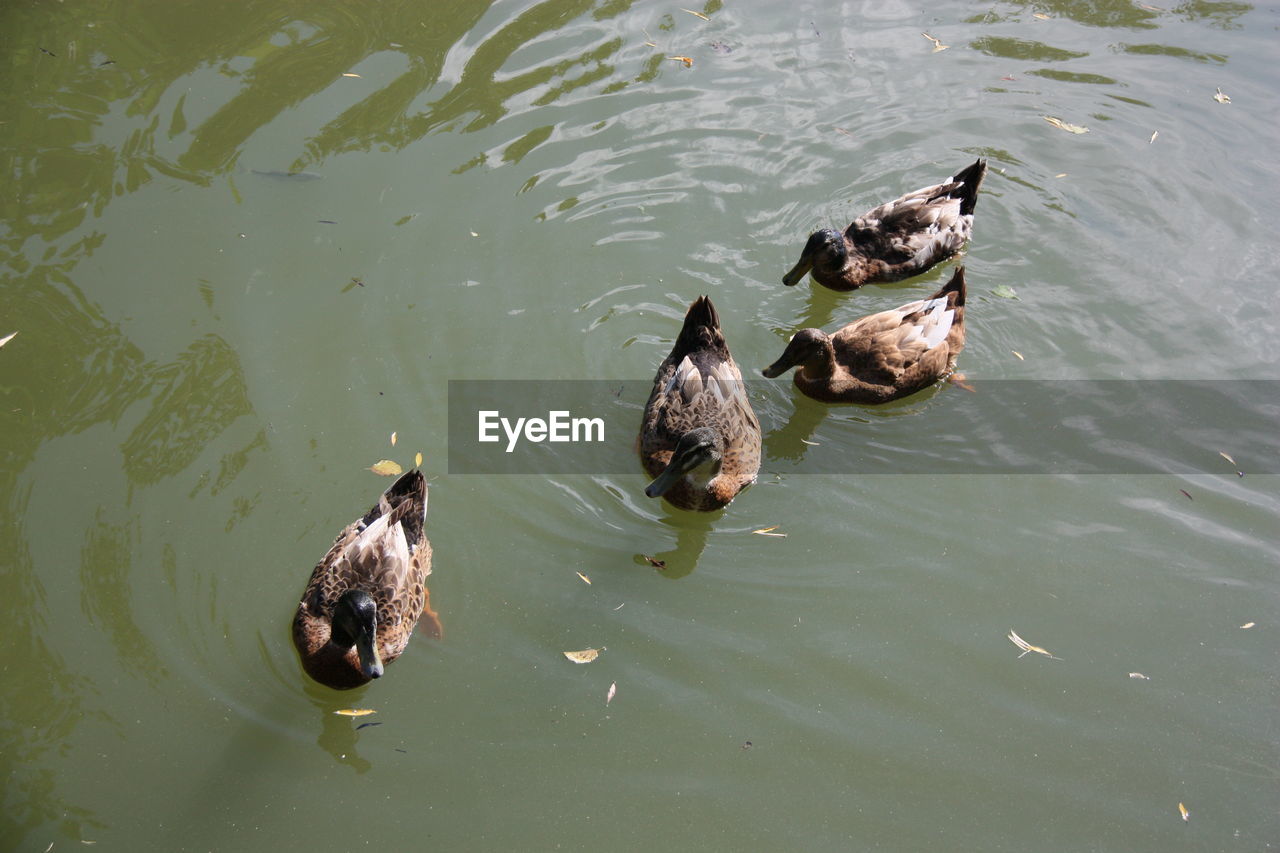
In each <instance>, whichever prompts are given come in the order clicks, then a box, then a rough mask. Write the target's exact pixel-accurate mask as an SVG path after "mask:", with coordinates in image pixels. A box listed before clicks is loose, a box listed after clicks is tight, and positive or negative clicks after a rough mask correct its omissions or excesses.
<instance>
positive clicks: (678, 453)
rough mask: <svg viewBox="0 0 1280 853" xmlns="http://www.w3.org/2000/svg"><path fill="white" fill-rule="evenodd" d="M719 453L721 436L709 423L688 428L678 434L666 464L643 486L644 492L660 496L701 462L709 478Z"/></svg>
mask: <svg viewBox="0 0 1280 853" xmlns="http://www.w3.org/2000/svg"><path fill="white" fill-rule="evenodd" d="M723 456H724V439H723V438H721V437H720V433H718V432H716V431H715V430H713V429H711V428H710V427H698V428H697V429H691V430H689V431H688V432H686V433H685V434H684V435H682V436H680V440H679V441H678V442H676V449H675V450H674V451H673V452H672V454H671V460H670V461H669V462H667V467H666V468H665V469H664V470H663V472H662V473H661V474H659V475H658V476H657V477H655V478H654V480H653V482H652V483H650V484H649V485H648V486H647V487H646V488H645V490H644V493H645V495H647V496H648V497H651V498H656V497H660V496H661V495H663V494H665V493H666V492H667V490H668V489H670V488H671V487H672V486H674V485H675V484H676V483H678V482H680V480H681V478H683V477H684V476H685V475H687V474H690V473H693V472H695V471H697V470H698V469H700V468H702V467H703V466H710V471H709V476H708V477H707V479H710V477H711V476H715V474H716V473H718V471H719V468H720V460H721V459H722V458H723ZM699 479H701V478H699Z"/></svg>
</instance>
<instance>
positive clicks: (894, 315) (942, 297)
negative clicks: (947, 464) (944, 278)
mask: <svg viewBox="0 0 1280 853" xmlns="http://www.w3.org/2000/svg"><path fill="white" fill-rule="evenodd" d="M964 294H965V281H964V268H963V267H958V268H957V269H956V271H955V274H954V275H953V276H952V277H951V281H949V282H947V284H946V285H945V286H943V288H942V289H941V290H939V291H938V292H937V293H935V294H934V295H933V296H930V297H929V298H928V299H920V300H917V301H915V302H909V303H907V304H906V305H903V306H901V307H899V308H894V309H893V310H890V311H881V312H879V313H878V314H871V315H868V316H866V317H863V318H861V319H860V320H855V321H854V322H852V323H850V324H849V325H847V326H845V327H844V328H842V329H840V330H839V331H837V332H835V333H834V334H832V335H830V336H828V335H827V334H826V333H824V332H822V331H821V330H819V329H801V330H800V331H799V332H796V334H795V335H794V336H793V337H792V339H791V342H790V343H788V344H787V348H786V350H785V351H784V352H783V354H782V356H781V357H780V358H779V359H778V360H777V361H776V362H774V363H773V364H772V365H770V366H769V367H767V368H765V369H764V371H763V372H764V375H765V376H766V377H768V378H773V377H776V376H780V375H781V374H783V373H785V372H786V371H787V370H790V369H791V368H792V367H798V369H797V370H796V374H795V383H796V387H797V388H799V389H800V390H801V391H802V392H803V393H804V394H805V395H807V396H809V397H812V398H814V399H815V400H821V401H823V402H826V403H887V402H888V401H890V400H896V399H898V398H900V397H906V396H907V395H909V394H914V393H915V392H917V391H919V390H921V389H923V388H927V387H928V386H929V385H932V384H933V383H934V382H936V381H938V380H939V379H941V378H942V377H944V376H945V375H947V374H948V373H949V372H950V371H951V370H952V369H953V368H954V367H955V360H956V356H957V355H959V353H960V350H961V349H963V348H964Z"/></svg>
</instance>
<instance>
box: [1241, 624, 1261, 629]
mask: <svg viewBox="0 0 1280 853" xmlns="http://www.w3.org/2000/svg"><path fill="white" fill-rule="evenodd" d="M1257 624H1258V623H1257V622H1246V623H1244V624H1243V625H1241V626H1240V627H1241V628H1244V629H1245V630H1248V629H1249V628H1252V627H1253V626H1254V625H1257Z"/></svg>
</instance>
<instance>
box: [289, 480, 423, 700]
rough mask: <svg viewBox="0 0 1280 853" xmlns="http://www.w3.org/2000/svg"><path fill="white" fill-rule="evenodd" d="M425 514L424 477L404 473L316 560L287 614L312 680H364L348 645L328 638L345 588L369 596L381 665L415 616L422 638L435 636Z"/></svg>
mask: <svg viewBox="0 0 1280 853" xmlns="http://www.w3.org/2000/svg"><path fill="white" fill-rule="evenodd" d="M426 516H427V484H426V481H425V480H424V479H423V477H422V473H421V472H419V471H410V472H408V473H407V474H405V475H404V476H402V477H400V478H399V479H398V480H396V482H395V483H393V484H392V485H391V487H390V488H389V489H387V490H386V492H384V493H383V494H382V496H381V497H380V498H379V499H378V503H377V504H376V505H374V507H373V508H372V509H371V510H369V512H367V513H366V514H365V515H364V516H363V517H362V518H359V519H357V520H355V521H353V522H352V523H351V524H349V525H347V527H346V528H345V529H344V530H343V531H342V532H341V533H340V534H338V538H337V539H336V540H335V541H334V543H333V547H331V548H330V549H329V551H328V553H327V554H325V555H324V557H323V558H322V559H321V560H320V562H319V563H318V564H317V565H316V567H315V570H314V571H312V573H311V579H310V581H309V582H308V583H307V588H306V590H305V591H304V592H303V594H302V600H301V601H300V602H298V611H297V613H296V615H295V616H294V620H293V644H294V645H295V646H296V647H297V649H298V654H299V655H300V656H301V658H302V667H303V669H304V670H306V672H307V674H308V675H309V676H311V677H312V678H314V679H315V680H316V681H318V682H320V683H321V684H324V685H327V686H329V687H333V688H336V689H338V690H344V689H347V688H350V687H358V686H360V685H361V684H365V683H366V682H368V681H369V680H370V678H369V677H368V676H366V675H365V674H364V672H363V671H362V669H361V665H360V660H359V657H358V655H357V653H356V649H355V647H354V646H351V645H346V646H342V645H340V644H337V643H335V642H332V633H333V619H334V608H335V606H336V604H337V602H338V599H339V598H341V597H342V595H343V594H344V593H347V592H348V591H350V590H362V591H364V592H366V593H368V595H369V596H370V597H371V598H372V599H373V602H374V605H375V607H376V613H377V632H376V644H377V649H378V653H379V655H380V657H381V661H382V663H383V664H384V665H385V664H389V663H391V662H392V661H394V660H395V659H396V658H397V657H399V656H400V653H401V652H403V651H404V649H405V646H407V645H408V644H409V637H410V636H411V635H412V634H413V630H414V627H415V626H416V625H417V624H418V622H419V618H421V620H422V627H423V631H424V632H425V633H426V634H427V635H428V636H431V637H436V638H438V637H439V636H440V634H441V629H440V620H439V619H438V618H437V617H436V614H435V612H434V611H432V610H431V603H430V593H429V592H428V591H427V586H426V580H427V576H428V575H430V574H431V543H430V542H428V541H427V536H426V531H425V530H424V524H425V522H426Z"/></svg>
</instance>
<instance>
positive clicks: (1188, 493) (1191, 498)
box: [1178, 489, 1195, 501]
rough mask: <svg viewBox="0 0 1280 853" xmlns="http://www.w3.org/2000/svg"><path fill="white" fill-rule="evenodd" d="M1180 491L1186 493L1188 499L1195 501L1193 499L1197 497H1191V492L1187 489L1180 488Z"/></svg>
mask: <svg viewBox="0 0 1280 853" xmlns="http://www.w3.org/2000/svg"><path fill="white" fill-rule="evenodd" d="M1178 491H1180V492H1182V493H1183V494H1184V495H1186V496H1187V500H1189V501H1193V500H1195V498H1193V497H1191V493H1190V492H1188V491H1187V490H1186V489H1178Z"/></svg>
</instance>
